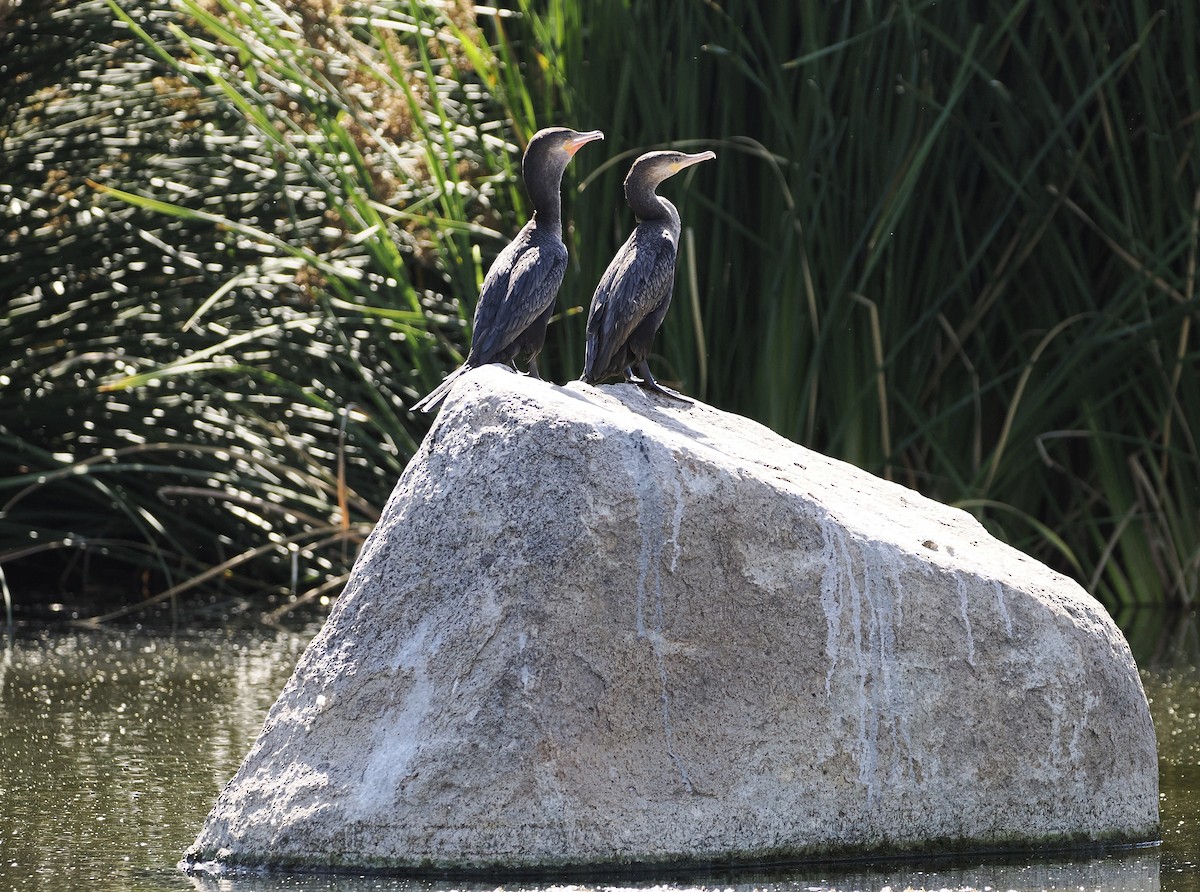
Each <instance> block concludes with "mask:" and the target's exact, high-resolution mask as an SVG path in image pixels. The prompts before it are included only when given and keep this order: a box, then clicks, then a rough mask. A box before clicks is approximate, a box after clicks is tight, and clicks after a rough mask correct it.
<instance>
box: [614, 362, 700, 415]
mask: <svg viewBox="0 0 1200 892" xmlns="http://www.w3.org/2000/svg"><path fill="white" fill-rule="evenodd" d="M638 371H639V372H640V373H641V375H642V377H641V380H639V379H637V378H635V377H633V374H632V370H631V369H628V368H627V369H625V380H626V381H628V382H629V383H630V384H636V385H637V386H638V387H641V388H643V389H644V390H650V391H653V392H654V393H660V394H662V395H663V396H665V397H666V398H667V399H672V400H678V401H679V402H681V403H688V404H691V402H692V401H691V400H690V399H688V398H687V397H686V396H683V395H682V394H679V393H675V391H673V390H667V388H665V387H663V386H662V385H661V384H659V383H658V382H657V381H655V380H654V376H653V375H652V374H650V366H648V365H647V364H646V363H645V361H642V362H640V363H638Z"/></svg>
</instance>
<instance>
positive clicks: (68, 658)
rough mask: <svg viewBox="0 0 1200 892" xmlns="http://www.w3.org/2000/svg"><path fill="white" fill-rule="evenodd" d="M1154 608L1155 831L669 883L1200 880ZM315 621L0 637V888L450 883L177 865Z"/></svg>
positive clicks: (797, 886)
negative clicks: (1096, 843) (1080, 850)
mask: <svg viewBox="0 0 1200 892" xmlns="http://www.w3.org/2000/svg"><path fill="white" fill-rule="evenodd" d="M1161 626H1162V624H1161V622H1159V621H1157V620H1155V622H1153V623H1148V624H1146V629H1147V630H1148V631H1139V630H1138V629H1137V628H1136V627H1134V628H1132V629H1131V635H1130V637H1131V640H1132V642H1133V645H1134V648H1135V654H1136V655H1137V656H1138V658H1139V665H1141V666H1142V667H1143V679H1144V681H1145V684H1146V691H1147V695H1148V696H1149V697H1150V705H1151V711H1152V712H1153V715H1154V720H1155V725H1156V728H1157V731H1158V741H1159V756H1160V764H1161V776H1162V793H1163V796H1162V826H1163V843H1162V845H1161V847H1158V848H1152V849H1141V850H1138V851H1133V852H1127V853H1124V854H1122V855H1119V856H1113V857H1108V858H1102V859H1089V858H1079V859H1059V860H1039V861H1028V860H1024V861H1010V862H998V861H995V860H992V861H986V860H984V859H976V860H974V861H967V862H960V863H953V864H952V863H944V862H927V863H924V864H896V863H893V864H885V865H876V866H869V865H847V866H842V867H837V868H834V867H822V868H814V869H805V870H800V871H793V872H790V873H786V874H775V875H759V876H752V875H736V876H721V877H710V878H707V880H705V879H703V878H689V879H687V880H684V881H681V882H679V883H666V884H665V888H666V890H668V892H669V890H670V889H680V888H684V887H687V888H695V887H700V888H709V889H722V890H724V889H739V890H750V889H765V890H771V892H783V890H788V892H806V890H832V889H874V890H882V889H885V888H891V889H895V890H897V892H899V890H904V889H909V888H912V889H921V888H924V889H964V888H976V889H985V888H990V889H1063V890H1067V889H1070V890H1078V889H1089V890H1090V889H1102V890H1106V892H1111V890H1148V892H1149V890H1159V889H1163V890H1180V892H1190V890H1195V892H1200V718H1198V716H1200V646H1198V645H1197V643H1196V641H1197V633H1196V624H1195V621H1194V620H1190V621H1187V622H1185V623H1183V624H1182V625H1179V626H1174V627H1172V629H1171V631H1170V633H1169V634H1165V635H1164V634H1161V633H1160V632H1159V631H1158V630H1159V629H1160V628H1161ZM315 632H316V627H308V628H304V629H301V630H299V631H272V630H258V631H253V632H247V631H241V632H236V633H234V632H186V633H176V634H150V633H145V632H131V631H130V630H128V629H121V630H105V631H99V632H80V631H70V632H63V631H57V632H42V633H37V634H27V635H24V636H19V637H18V638H17V640H16V641H15V642H13V643H11V644H10V645H8V646H4V645H3V643H2V641H0V890H7V889H13V890H22V892H24V890H31V892H34V890H47V892H50V890H53V892H60V890H96V892H104V890H156V892H157V890H213V892H217V890H220V892H248V890H255V892H258V890H264V892H265V890H268V889H270V890H275V889H312V890H316V889H336V890H345V892H364V890H405V892H434V890H439V889H450V888H455V887H454V886H453V885H450V884H445V883H430V882H416V881H405V880H400V879H396V878H387V877H368V878H361V877H294V878H287V877H259V878H239V879H236V880H233V879H228V878H225V879H221V880H213V879H205V878H189V877H187V876H185V875H184V874H182V873H181V872H179V871H178V870H177V869H176V866H175V865H176V863H177V862H178V860H179V857H180V855H181V853H182V852H183V850H184V849H185V848H186V847H187V846H188V844H190V843H191V841H192V839H193V837H194V836H195V834H196V831H197V830H198V829H199V827H200V823H201V822H202V821H203V819H204V816H205V815H206V814H207V813H208V810H209V808H210V807H211V806H212V803H213V801H214V799H215V798H216V795H217V793H218V791H219V789H220V787H221V786H222V785H223V784H224V783H225V781H226V780H227V779H228V778H229V777H230V776H232V774H233V772H234V770H235V769H236V768H237V766H238V765H239V764H240V762H241V760H242V758H243V757H244V755H245V754H246V752H247V750H248V749H249V747H250V744H251V743H252V742H253V740H254V737H255V735H256V734H257V733H258V730H259V728H260V726H261V724H262V720H263V717H264V716H265V714H266V711H267V709H268V707H269V706H270V705H271V703H272V702H273V701H274V699H275V696H276V694H277V693H278V692H279V690H280V688H281V687H282V686H283V683H284V682H285V681H286V680H287V677H288V676H289V675H290V674H291V670H292V668H293V666H294V665H295V663H296V660H297V659H299V656H300V654H301V653H302V651H303V649H304V647H305V645H306V644H307V643H308V641H309V639H310V638H311V637H312V635H313V634H315ZM659 883H660V885H659V887H658V888H659V889H663V888H664V886H663V881H662V880H660V881H659ZM593 885H595V886H603V887H604V888H606V889H611V888H626V887H630V886H632V885H635V884H632V883H629V882H625V881H621V882H614V883H611V884H593ZM647 885H649V884H647ZM458 888H463V887H462V886H461V885H460V886H458ZM478 888H479V889H481V890H492V889H494V888H495V886H494V884H482V885H480V886H478ZM508 888H510V889H512V888H517V887H515V886H514V885H513V884H509V886H508ZM520 888H523V889H526V890H530V889H534V888H548V887H547V886H534V885H527V886H524V887H520Z"/></svg>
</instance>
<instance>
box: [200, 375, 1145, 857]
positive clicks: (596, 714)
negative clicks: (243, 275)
mask: <svg viewBox="0 0 1200 892" xmlns="http://www.w3.org/2000/svg"><path fill="white" fill-rule="evenodd" d="M1157 772H1158V766H1157V761H1156V747H1155V738H1154V730H1153V727H1152V725H1151V721H1150V715H1149V711H1148V709H1147V705H1146V699H1145V695H1144V693H1143V691H1142V687H1141V683H1140V680H1139V678H1138V673H1137V669H1136V667H1135V666H1134V663H1133V660H1132V658H1131V655H1130V652H1129V648H1128V646H1127V645H1126V643H1125V641H1124V639H1123V638H1122V636H1121V634H1120V632H1119V631H1118V630H1117V629H1116V627H1115V626H1114V625H1113V623H1112V622H1111V621H1110V619H1109V618H1108V616H1107V614H1106V613H1105V612H1104V610H1103V609H1102V608H1101V607H1100V605H1099V604H1097V603H1096V602H1095V601H1094V600H1093V599H1092V598H1091V597H1090V596H1088V595H1087V594H1086V593H1085V592H1084V591H1083V590H1082V589H1081V588H1080V587H1079V586H1078V585H1076V584H1075V583H1074V582H1072V581H1070V580H1068V579H1066V578H1064V577H1062V576H1060V575H1058V574H1056V573H1054V572H1052V571H1051V570H1049V569H1048V568H1046V567H1045V566H1043V565H1042V564H1040V563H1038V562H1036V561H1034V560H1032V559H1030V558H1028V557H1026V556H1025V555H1023V554H1020V553H1019V552H1017V551H1015V550H1013V549H1012V548H1009V547H1007V546H1005V545H1003V544H1002V543H1000V542H998V541H997V540H995V539H994V538H992V537H991V536H990V535H989V534H988V533H987V532H985V531H984V529H983V528H982V527H981V526H980V524H979V523H978V522H977V521H975V520H974V519H973V518H972V517H971V516H969V515H968V514H966V513H964V512H962V511H959V510H956V509H952V508H948V507H945V506H943V505H940V504H937V503H935V502H932V501H930V500H928V499H925V498H923V497H922V496H920V495H918V494H917V493H915V492H913V491H911V490H908V489H905V488H904V487H901V486H898V485H895V484H892V483H888V482H885V481H881V480H879V479H877V478H875V477H873V476H871V475H869V474H867V473H865V472H863V471H860V470H858V469H856V468H854V467H851V466H849V465H847V464H844V463H842V462H838V461H835V460H833V459H829V458H826V457H824V456H821V455H818V454H816V453H813V452H811V451H809V450H806V449H804V448H802V447H800V446H797V445H795V444H793V443H790V442H788V441H786V440H784V439H782V438H780V437H778V436H777V435H775V434H773V433H771V432H770V431H768V430H767V429H765V428H763V427H761V426H759V425H757V424H755V423H752V422H750V421H747V420H745V419H742V418H739V417H737V416H733V415H729V414H726V413H723V412H719V411H717V410H715V409H712V408H710V407H707V406H704V405H702V404H695V405H684V404H679V403H675V402H668V401H666V400H663V399H661V398H656V397H651V396H649V395H647V394H646V393H644V392H643V391H640V390H638V389H637V388H634V387H632V386H629V385H614V386H609V387H601V388H591V387H588V386H586V385H583V384H578V383H576V384H571V385H568V386H567V387H565V388H562V387H553V386H550V385H547V384H544V383H541V382H536V381H530V380H528V379H526V378H523V377H519V376H516V375H513V374H511V373H509V372H506V371H504V370H502V369H500V368H499V367H496V366H489V367H487V368H484V369H481V370H478V371H476V372H474V373H472V374H470V375H468V376H466V377H464V379H463V381H462V383H460V384H459V385H458V386H457V387H456V388H455V390H454V392H453V393H452V395H451V397H450V399H449V400H448V402H447V403H446V406H445V408H444V409H443V411H442V414H441V417H440V418H439V419H438V421H437V423H436V425H435V427H434V428H433V430H431V431H430V434H429V436H428V437H427V438H426V440H425V443H424V444H423V445H422V447H421V449H420V451H419V452H418V454H417V455H416V457H415V458H414V459H413V461H412V462H411V463H410V464H409V466H408V469H407V470H406V471H405V473H404V476H403V477H402V479H401V480H400V482H399V484H398V485H397V487H396V489H395V492H394V493H393V495H392V497H391V500H390V501H389V503H388V505H387V507H386V509H385V511H384V513H383V516H382V518H381V520H380V522H379V524H378V527H377V528H376V530H375V531H374V533H373V534H372V536H371V537H370V539H369V540H368V541H367V543H366V545H365V546H364V548H363V551H362V554H361V555H360V557H359V560H358V564H357V566H356V567H355V570H354V573H353V576H352V578H351V580H350V582H349V583H348V585H347V587H346V590H345V592H344V594H343V595H342V596H341V598H340V599H339V600H338V602H337V605H336V607H335V609H334V611H333V613H332V614H331V616H330V617H329V620H328V622H327V623H326V625H325V627H324V629H323V630H322V631H321V633H320V634H319V635H318V636H317V637H316V638H315V639H314V640H313V642H312V644H311V645H310V647H309V649H308V651H307V652H306V653H305V655H304V657H303V658H302V659H301V661H300V663H299V665H298V666H297V668H296V671H295V673H294V675H293V676H292V678H291V680H290V681H289V682H288V684H287V686H286V687H285V689H284V691H283V693H282V694H281V696H280V697H279V700H278V701H277V702H276V704H275V706H274V707H273V708H272V710H271V712H270V715H269V716H268V718H267V721H266V724H265V726H264V728H263V731H262V733H261V735H260V736H259V738H258V740H257V742H256V743H255V745H254V747H253V749H252V751H251V752H250V754H249V756H248V757H247V759H246V761H245V762H244V764H243V765H242V767H241V769H240V770H239V771H238V773H237V775H236V777H235V778H234V779H233V780H232V781H231V782H230V784H229V785H228V786H227V787H226V789H225V790H224V792H223V793H222V794H221V796H220V799H219V800H218V802H217V804H216V806H215V807H214V809H213V811H212V813H211V814H210V816H209V817H208V820H207V822H206V823H205V825H204V827H203V829H202V830H201V832H200V834H199V836H198V838H197V840H196V842H195V844H194V845H193V847H192V848H191V849H190V850H189V852H188V855H187V862H188V863H190V864H192V865H193V866H195V865H199V864H202V863H212V862H217V863H223V864H241V865H277V866H289V865H290V866H305V867H310V868H311V867H369V868H398V869H414V868H415V869H450V870H455V869H458V870H472V869H475V870H479V869H482V870H489V869H521V868H535V869H555V868H563V867H571V866H592V867H603V866H620V865H631V864H646V865H653V864H659V865H662V864H679V863H688V862H691V863H702V862H707V861H738V860H757V859H779V858H796V859H804V858H824V857H834V856H842V855H853V854H863V853H867V852H878V851H881V850H886V851H906V850H907V851H911V850H928V849H935V848H936V849H945V848H954V849H976V848H978V849H996V848H1003V849H1012V848H1021V847H1036V846H1054V845H1067V844H1073V843H1081V842H1096V841H1101V842H1138V841H1145V840H1151V839H1155V838H1156V837H1157V832H1158V773H1157Z"/></svg>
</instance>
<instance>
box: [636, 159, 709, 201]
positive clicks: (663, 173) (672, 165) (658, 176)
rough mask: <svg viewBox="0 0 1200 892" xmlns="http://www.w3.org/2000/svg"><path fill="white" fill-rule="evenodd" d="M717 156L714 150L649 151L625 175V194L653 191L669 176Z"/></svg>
mask: <svg viewBox="0 0 1200 892" xmlns="http://www.w3.org/2000/svg"><path fill="white" fill-rule="evenodd" d="M716 157H717V156H716V154H715V153H713V152H699V153H698V154H695V155H689V154H687V153H686V152H647V153H646V154H645V155H642V156H640V157H639V158H638V159H637V160H636V161H634V162H633V166H632V167H630V168H629V174H628V175H627V176H626V177H625V194H626V195H629V194H630V192H644V191H646V190H649V191H650V192H653V191H654V190H655V189H656V188H657V187H658V184H659V183H661V182H662V181H663V180H665V179H667V177H671V176H674V175H675V174H677V173H679V171H681V170H683V169H684V168H687V167H691V166H692V165H693V164H699V163H700V162H701V161H711V160H712V159H714V158H716Z"/></svg>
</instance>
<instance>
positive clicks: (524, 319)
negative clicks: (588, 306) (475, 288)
mask: <svg viewBox="0 0 1200 892" xmlns="http://www.w3.org/2000/svg"><path fill="white" fill-rule="evenodd" d="M504 260H509V258H503V257H501V258H498V261H504ZM510 262H511V264H512V265H511V269H510V270H509V271H508V275H507V276H506V277H505V276H501V277H499V278H498V279H497V280H496V281H495V282H494V283H491V282H485V283H484V289H483V290H484V294H482V295H480V300H479V306H480V311H479V312H478V313H477V318H476V320H475V332H474V334H473V338H474V340H473V341H472V343H471V353H472V355H473V356H475V357H476V360H477V362H480V363H486V362H491V361H492V357H494V356H496V355H497V354H498V353H500V352H501V351H503V350H504V348H506V347H507V346H508V345H509V344H511V343H512V342H513V341H515V340H516V339H517V338H518V337H520V336H521V335H522V334H523V333H524V332H525V330H526V329H527V328H529V326H531V325H532V324H533V323H534V321H535V320H536V319H537V318H538V317H539V316H541V315H542V313H544V312H545V311H546V308H547V307H549V306H550V305H551V304H553V303H554V298H555V297H556V296H557V295H558V289H559V286H560V285H562V280H563V275H564V274H565V273H566V271H567V249H566V247H565V246H564V245H563V244H562V243H561V242H558V243H557V244H556V243H553V242H549V241H543V242H541V243H533V244H526V245H523V246H521V247H520V249H519V250H518V251H517V252H516V256H515V257H513V258H512V259H511V261H510ZM489 278H491V276H490V274H489ZM489 286H491V287H489ZM493 289H494V290H496V291H497V292H498V293H497V294H496V295H495V296H494V297H493V296H492V295H490V294H488V292H489V290H493ZM489 298H490V299H489Z"/></svg>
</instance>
